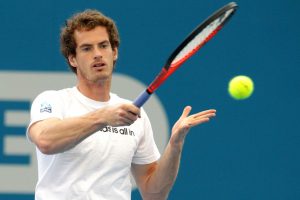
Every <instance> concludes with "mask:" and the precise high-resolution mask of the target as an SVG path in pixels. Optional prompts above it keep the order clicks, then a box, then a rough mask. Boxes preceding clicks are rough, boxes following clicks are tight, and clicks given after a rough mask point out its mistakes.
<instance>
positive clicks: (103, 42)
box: [78, 40, 110, 48]
mask: <svg viewBox="0 0 300 200" xmlns="http://www.w3.org/2000/svg"><path fill="white" fill-rule="evenodd" d="M106 43H108V44H109V43H110V42H109V40H103V41H102V42H99V43H98V44H106ZM98 44H97V45H98ZM90 46H93V45H92V44H89V43H83V44H81V45H80V46H79V47H78V48H83V47H90Z"/></svg>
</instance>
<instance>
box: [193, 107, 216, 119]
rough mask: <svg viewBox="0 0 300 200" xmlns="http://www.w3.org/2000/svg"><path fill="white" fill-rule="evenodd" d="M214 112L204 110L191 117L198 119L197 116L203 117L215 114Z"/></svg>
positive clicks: (212, 110) (213, 110)
mask: <svg viewBox="0 0 300 200" xmlns="http://www.w3.org/2000/svg"><path fill="white" fill-rule="evenodd" d="M216 112H217V111H216V110H215V109H209V110H205V111H202V112H198V113H196V114H193V115H191V116H192V117H193V118H198V117H199V116H205V115H207V114H208V115H210V114H216Z"/></svg>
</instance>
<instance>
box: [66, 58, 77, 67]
mask: <svg viewBox="0 0 300 200" xmlns="http://www.w3.org/2000/svg"><path fill="white" fill-rule="evenodd" d="M68 60H69V63H70V64H71V65H72V67H74V68H76V67H77V66H78V65H77V60H76V58H75V56H74V55H69V57H68Z"/></svg>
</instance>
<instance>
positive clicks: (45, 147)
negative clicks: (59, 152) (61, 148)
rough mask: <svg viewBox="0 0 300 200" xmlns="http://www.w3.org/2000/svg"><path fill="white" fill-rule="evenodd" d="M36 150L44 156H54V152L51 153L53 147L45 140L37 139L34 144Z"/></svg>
mask: <svg viewBox="0 0 300 200" xmlns="http://www.w3.org/2000/svg"><path fill="white" fill-rule="evenodd" d="M35 144H36V146H37V148H38V149H39V150H40V152H42V153H43V154H46V155H51V154H54V151H53V149H54V148H53V145H52V144H51V142H49V141H47V140H45V139H42V138H39V139H38V140H37V141H36V142H35Z"/></svg>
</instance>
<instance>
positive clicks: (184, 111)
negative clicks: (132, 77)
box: [180, 106, 192, 118]
mask: <svg viewBox="0 0 300 200" xmlns="http://www.w3.org/2000/svg"><path fill="white" fill-rule="evenodd" d="M191 110H192V107H191V106H186V107H185V108H184V109H183V112H182V114H181V116H180V118H185V117H187V116H188V115H189V114H190V112H191Z"/></svg>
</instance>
